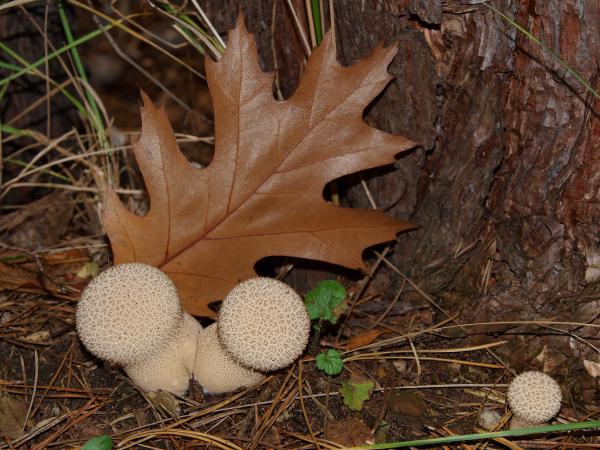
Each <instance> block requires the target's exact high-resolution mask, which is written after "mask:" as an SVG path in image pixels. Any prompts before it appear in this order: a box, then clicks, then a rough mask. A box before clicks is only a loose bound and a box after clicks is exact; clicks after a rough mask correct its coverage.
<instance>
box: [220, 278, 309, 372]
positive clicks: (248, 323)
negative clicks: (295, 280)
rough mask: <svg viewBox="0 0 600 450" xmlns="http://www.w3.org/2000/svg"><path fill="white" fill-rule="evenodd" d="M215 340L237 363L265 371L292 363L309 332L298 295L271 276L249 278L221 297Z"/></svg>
mask: <svg viewBox="0 0 600 450" xmlns="http://www.w3.org/2000/svg"><path fill="white" fill-rule="evenodd" d="M217 329H218V334H219V341H220V342H221V344H222V345H223V347H224V348H225V349H226V351H227V352H228V353H229V354H230V355H231V356H232V357H233V359H235V360H236V361H237V362H239V363H240V364H241V365H243V366H246V367H249V368H252V369H255V370H258V371H261V372H267V371H272V370H277V369H281V368H283V367H286V366H289V365H290V364H292V363H293V362H294V361H295V360H296V358H298V356H300V355H301V354H302V352H303V351H304V349H305V348H306V345H307V343H308V338H309V335H310V319H309V317H308V313H307V311H306V306H305V305H304V302H303V300H302V298H301V297H300V295H298V294H297V293H296V291H294V290H293V289H292V288H291V287H289V286H288V285H287V284H285V283H282V282H281V281H277V280H275V279H272V278H264V277H258V278H250V279H249V280H246V281H243V282H241V283H240V284H238V285H237V286H235V287H234V288H233V289H232V290H231V292H230V293H229V294H228V295H227V297H226V298H225V299H224V300H223V304H222V306H221V310H220V312H219V319H218V320H217Z"/></svg>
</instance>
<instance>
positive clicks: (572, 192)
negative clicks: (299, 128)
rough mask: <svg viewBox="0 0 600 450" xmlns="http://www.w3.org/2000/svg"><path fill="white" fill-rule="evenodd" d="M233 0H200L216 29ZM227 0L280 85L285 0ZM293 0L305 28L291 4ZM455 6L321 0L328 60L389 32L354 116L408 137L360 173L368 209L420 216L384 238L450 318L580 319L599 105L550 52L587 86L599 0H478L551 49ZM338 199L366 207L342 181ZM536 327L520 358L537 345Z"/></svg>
mask: <svg viewBox="0 0 600 450" xmlns="http://www.w3.org/2000/svg"><path fill="white" fill-rule="evenodd" d="M239 3H240V2H237V1H233V0H228V1H225V2H223V1H215V0H213V1H207V2H205V6H206V8H207V11H208V13H209V15H210V16H211V18H213V19H214V22H215V24H216V25H217V27H218V29H219V30H220V31H223V32H225V31H226V30H227V29H228V28H229V27H231V26H232V25H233V23H234V19H235V16H236V15H237V11H238V8H239ZM241 3H243V4H244V6H242V10H243V11H244V13H245V15H246V17H247V24H248V27H249V29H250V30H251V31H252V32H254V33H255V34H256V36H257V41H258V46H259V52H260V54H261V57H262V64H263V66H264V69H265V70H274V69H275V68H276V69H277V70H278V73H279V77H278V80H279V82H280V84H281V86H282V88H281V91H282V93H283V94H284V96H288V95H290V94H291V92H293V88H294V86H295V85H296V82H297V80H298V76H299V73H300V71H301V62H302V60H303V59H304V57H305V55H304V53H303V50H302V45H301V42H300V40H299V39H298V33H297V32H296V30H295V28H294V25H293V21H292V20H291V19H290V14H289V10H288V8H287V7H286V2H284V1H277V0H275V1H274V2H273V1H271V0H261V1H258V0H257V1H252V2H241ZM274 3H275V4H277V6H276V8H275V12H273V8H274ZM293 3H294V5H295V10H296V14H297V15H298V16H299V17H300V21H301V22H302V24H303V26H304V27H306V16H305V13H304V7H305V6H304V2H303V1H295V2H293ZM469 3H478V2H467V1H460V0H444V1H441V0H437V1H420V0H397V1H391V0H367V1H335V2H334V6H335V8H334V9H335V26H336V38H337V43H338V58H339V60H340V62H341V63H343V64H352V63H354V62H355V61H357V60H359V59H360V58H362V57H364V56H365V55H367V54H368V53H369V52H370V50H371V49H372V48H373V47H374V46H375V45H376V44H377V43H378V42H380V41H382V40H383V41H385V42H386V44H392V43H397V44H398V54H397V56H396V58H395V60H394V61H393V63H392V64H391V66H390V68H389V71H390V73H392V74H393V75H395V76H396V77H397V78H396V79H395V80H394V81H393V82H392V83H391V84H390V85H389V87H388V88H387V89H386V91H385V92H384V93H383V94H382V95H381V96H380V97H379V98H378V99H377V100H376V101H375V102H374V104H373V105H372V107H371V108H369V110H368V112H367V114H366V121H367V122H368V123H369V124H371V125H373V126H376V127H377V128H380V129H383V130H385V131H388V132H391V133H397V134H405V135H408V136H409V137H411V138H412V139H415V140H417V141H419V142H421V143H422V146H421V147H420V148H419V149H416V150H415V151H413V152H412V153H411V154H408V155H406V156H402V157H401V158H400V159H399V160H398V161H397V163H396V165H395V169H394V170H390V169H384V170H378V171H372V172H369V173H366V174H363V177H364V178H365V179H367V180H368V181H367V184H368V187H369V190H370V192H371V193H372V194H373V197H374V198H375V200H376V201H377V203H378V206H379V207H381V208H385V209H386V210H387V211H388V213H389V214H392V215H394V216H397V217H400V218H404V219H410V220H412V221H414V222H416V223H417V224H419V226H420V228H419V229H418V230H417V231H415V232H412V233H408V234H405V235H402V236H400V237H399V238H398V244H397V245H396V247H395V251H394V254H393V256H392V259H393V262H394V263H395V264H396V265H397V266H398V267H399V268H400V269H401V270H402V271H404V272H406V273H407V274H408V275H409V276H410V277H411V278H412V279H413V280H414V281H415V282H417V283H418V284H419V285H420V286H421V287H422V288H423V289H424V290H426V291H428V292H429V293H431V294H435V295H436V296H437V297H438V300H440V301H442V302H443V304H444V306H446V307H447V308H451V309H452V310H453V311H454V310H460V309H462V311H463V313H462V315H461V319H460V320H461V321H463V322H467V321H491V320H496V321H497V320H513V319H519V320H523V319H539V318H551V319H557V320H563V321H564V320H572V321H579V322H589V321H592V320H594V319H595V318H596V317H597V316H598V315H600V303H599V302H598V301H597V300H596V299H597V298H600V296H599V295H598V293H599V291H600V289H599V284H598V280H600V229H599V223H600V202H599V201H600V198H599V197H600V176H598V175H597V174H598V173H600V141H599V140H598V138H599V136H600V122H599V121H598V110H599V108H598V105H599V102H598V99H597V98H595V97H594V96H593V95H592V94H590V93H589V92H588V91H587V90H586V89H585V87H584V86H583V85H582V83H581V82H580V81H578V80H577V79H576V77H575V76H573V75H572V74H571V73H569V72H568V71H567V70H566V69H565V67H564V66H563V65H562V64H561V63H560V61H559V59H558V58H557V57H556V55H555V54H554V53H556V54H560V55H561V56H562V58H564V59H565V60H566V62H567V63H568V64H569V65H570V66H571V67H572V68H573V69H574V70H575V71H576V72H577V73H578V74H579V75H580V76H581V77H582V78H583V79H584V80H587V81H588V82H589V83H590V84H591V85H592V86H593V87H594V88H596V89H598V82H597V78H598V67H599V64H600V6H599V2H597V1H585V0H544V1H541V0H537V1H536V0H529V1H524V2H523V1H515V0H497V1H495V2H493V5H494V7H495V8H497V9H498V10H500V11H502V13H503V14H505V15H507V16H508V17H510V18H511V19H513V20H514V21H516V22H517V23H518V24H520V25H522V26H523V27H524V28H526V29H527V30H529V31H530V32H531V33H532V34H533V35H535V36H537V37H538V38H540V39H541V40H542V41H543V42H545V43H546V44H547V46H548V47H549V48H550V49H551V50H547V49H544V48H543V47H542V46H540V45H538V44H537V43H535V42H533V41H532V40H530V39H529V38H528V37H526V36H525V35H524V34H522V33H520V32H518V31H517V29H516V28H515V27H514V26H513V25H511V24H510V23H508V22H507V21H505V20H504V19H503V18H502V17H501V16H500V15H499V14H498V13H497V12H495V11H494V10H492V9H490V8H488V7H486V6H485V5H483V4H476V5H470V4H469ZM224 4H225V6H224ZM323 4H324V7H323V9H324V12H325V13H326V14H325V16H326V17H325V24H327V25H328V24H329V14H328V10H329V6H328V1H326V0H325V1H323ZM273 18H274V20H275V21H273ZM273 30H274V31H275V33H274V35H273V33H272V31H273ZM273 49H275V50H273ZM274 55H275V57H274ZM349 181H351V180H349ZM344 185H345V184H344ZM347 201H348V202H349V203H350V204H351V205H352V206H356V207H369V203H368V201H367V197H366V195H365V193H364V190H363V188H362V187H361V185H360V184H357V183H355V182H354V185H353V187H351V188H350V189H349V191H348V193H347ZM398 282H399V280H396V281H395V282H393V283H392V285H391V286H390V287H394V286H393V285H394V284H397V283H398ZM392 291H393V290H392ZM392 293H393V292H392ZM461 307H462V308H461ZM537 339H538V340H539V345H532V344H531V343H528V344H527V347H526V351H524V353H525V354H526V355H525V356H527V358H529V359H530V358H533V357H535V356H536V355H537V354H538V353H539V350H540V348H543V347H544V344H545V343H547V338H541V337H540V338H537ZM566 343H567V340H565V339H563V340H560V339H557V340H556V341H555V342H554V344H556V345H553V348H554V349H558V350H553V351H554V352H557V353H559V355H554V356H556V357H555V358H546V359H545V360H544V358H542V360H543V362H544V364H546V365H547V367H546V369H549V370H551V369H552V368H553V367H554V366H556V365H557V364H560V362H561V361H562V360H564V358H566V357H568V355H569V351H570V350H569V349H568V346H566V345H565V344H566ZM514 345H517V346H518V345H520V344H519V343H518V342H516V343H515V344H514ZM514 350H515V349H514V347H513V348H511V350H510V351H511V352H514ZM527 358H525V359H527Z"/></svg>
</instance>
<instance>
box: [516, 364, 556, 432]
mask: <svg viewBox="0 0 600 450" xmlns="http://www.w3.org/2000/svg"><path fill="white" fill-rule="evenodd" d="M507 397H508V403H509V405H510V408H511V409H512V412H513V420H512V421H511V426H510V427H511V428H513V429H514V428H521V427H530V426H535V425H541V424H543V423H545V422H548V421H549V420H550V419H552V418H553V417H554V416H556V415H557V414H558V412H559V411H560V406H561V400H562V394H561V392H560V386H559V385H558V383H557V382H556V381H555V380H554V379H553V378H552V377H550V376H549V375H546V374H545V373H543V372H534V371H532V372H523V373H522V374H520V375H518V376H516V377H515V378H514V379H513V380H512V382H511V383H510V385H509V386H508V392H507Z"/></svg>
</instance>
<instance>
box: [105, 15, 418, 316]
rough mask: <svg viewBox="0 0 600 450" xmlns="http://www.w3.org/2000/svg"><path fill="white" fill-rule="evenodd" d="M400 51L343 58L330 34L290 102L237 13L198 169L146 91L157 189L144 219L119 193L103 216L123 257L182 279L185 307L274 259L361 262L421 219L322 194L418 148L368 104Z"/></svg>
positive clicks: (142, 143) (141, 154)
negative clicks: (376, 123)
mask: <svg viewBox="0 0 600 450" xmlns="http://www.w3.org/2000/svg"><path fill="white" fill-rule="evenodd" d="M395 52H396V50H395V49H394V48H390V49H384V48H383V47H380V48H377V49H376V50H374V51H373V53H372V54H371V55H370V56H369V57H368V58H366V59H364V60H363V61H361V62H359V63H357V64H355V65H353V66H351V67H343V66H341V65H340V64H338V63H337V61H336V54H335V45H334V42H333V40H332V38H331V36H327V37H326V38H325V39H324V41H323V43H322V44H321V46H320V47H319V48H318V49H316V50H315V51H314V53H313V54H312V56H311V57H310V59H309V61H308V63H307V66H306V70H305V71H304V74H303V76H302V79H301V81H300V84H299V86H298V89H297V90H296V92H295V93H294V95H293V96H292V97H291V98H290V99H288V100H286V101H277V100H275V99H274V97H273V94H272V85H273V75H272V74H269V73H264V72H262V70H261V69H260V67H259V64H258V56H257V51H256V44H255V42H254V38H253V37H252V36H251V35H250V34H249V33H248V32H247V31H246V28H245V26H244V24H243V21H242V20H241V19H240V20H239V21H238V24H237V26H236V28H235V29H233V30H231V31H230V33H229V37H228V43H227V50H226V51H225V53H224V55H223V57H222V58H221V60H220V61H219V62H213V61H212V60H210V59H209V58H207V59H206V76H207V79H208V86H209V89H210V93H211V97H212V101H213V103H214V112H215V152H214V157H213V160H212V162H211V163H210V165H209V166H208V167H207V168H195V167H193V166H192V165H191V164H190V163H189V162H188V161H187V160H186V158H185V157H184V155H183V154H182V153H181V151H180V150H179V147H178V145H177V143H176V141H175V136H174V134H173V130H172V128H171V125H170V123H169V121H168V119H167V117H166V114H165V111H164V109H162V108H156V107H155V106H154V105H153V104H152V102H151V101H150V100H149V98H148V97H147V96H146V95H145V94H142V95H143V99H144V105H143V108H142V112H141V115H142V133H141V137H140V139H139V141H138V142H137V143H136V144H135V145H134V152H135V157H136V160H137V162H138V164H139V166H140V169H141V171H142V174H143V176H144V181H145V183H146V187H147V189H148V193H149V196H150V210H149V211H148V213H147V214H146V215H145V216H143V217H140V216H137V215H135V214H133V213H131V212H129V211H128V210H127V209H126V208H125V206H124V205H123V204H122V203H121V202H120V200H119V199H118V197H117V195H116V194H115V193H114V192H113V191H109V192H107V194H106V196H105V199H104V207H103V223H104V226H105V229H106V231H107V234H108V236H109V239H110V242H111V246H112V250H113V255H114V259H115V263H124V262H132V261H137V262H144V263H147V264H152V265H154V266H157V267H159V268H161V269H162V270H163V271H165V272H166V273H167V274H168V275H169V276H170V277H171V278H172V279H173V281H174V282H175V284H176V285H177V287H178V288H179V291H180V293H181V296H182V302H183V306H184V308H185V309H186V310H187V311H189V312H190V313H192V314H195V315H202V316H214V312H212V311H211V310H210V309H209V308H208V304H209V303H210V302H212V301H215V300H218V299H222V298H223V297H224V296H225V295H226V294H227V293H228V292H229V290H230V289H231V288H232V287H233V286H234V285H235V284H236V283H238V282H239V281H240V280H243V279H246V278H249V277H251V276H254V275H255V272H254V265H255V263H256V262H257V261H258V260H260V259H262V258H264V257H266V256H292V257H299V258H308V259H315V260H320V261H326V262H330V263H333V264H339V265H342V266H346V267H349V268H364V263H363V261H362V256H361V254H362V252H363V250H364V249H365V248H366V247H369V246H371V245H374V244H378V243H381V242H386V241H391V240H393V239H394V238H395V236H396V234H397V233H398V232H399V231H403V230H407V229H410V228H412V227H413V225H412V224H410V223H408V222H403V221H399V220H396V219H392V218H390V217H387V216H385V215H384V214H383V213H382V212H380V211H370V210H359V209H351V208H342V207H339V206H335V205H333V204H331V203H328V202H327V201H325V199H324V197H323V189H324V187H325V185H326V184H327V183H328V182H330V181H331V180H334V179H336V178H339V177H342V176H344V175H347V174H350V173H353V172H356V171H359V170H363V169H368V168H372V167H377V166H381V165H384V164H390V163H393V161H394V156H395V155H396V154H397V153H400V152H402V151H404V150H407V149H409V148H411V147H413V146H414V145H415V143H414V142H412V141H410V140H409V139H407V138H405V137H402V136H394V135H391V134H387V133H384V132H382V131H379V130H377V129H375V128H372V127H370V126H368V125H367V124H366V123H364V122H363V120H362V115H363V110H364V108H365V107H366V106H367V105H368V104H369V103H370V102H371V101H372V100H373V98H374V97H375V96H377V95H378V94H379V93H380V92H381V90H382V89H383V88H384V87H385V86H386V84H387V83H388V82H389V81H390V79H391V77H390V75H388V73H387V66H388V64H389V63H390V61H391V59H392V58H393V56H394V54H395Z"/></svg>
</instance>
